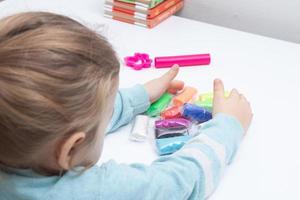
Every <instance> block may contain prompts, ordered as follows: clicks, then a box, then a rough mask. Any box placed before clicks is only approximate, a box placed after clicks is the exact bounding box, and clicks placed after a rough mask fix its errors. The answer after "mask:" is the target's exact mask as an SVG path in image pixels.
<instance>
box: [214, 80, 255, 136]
mask: <svg viewBox="0 0 300 200" xmlns="http://www.w3.org/2000/svg"><path fill="white" fill-rule="evenodd" d="M217 113H226V114H229V115H232V116H234V117H236V118H237V119H238V120H239V121H240V122H241V124H242V126H243V127H244V129H245V131H247V130H248V128H249V125H250V122H251V119H252V116H253V114H252V110H251V106H250V103H249V102H248V101H247V99H246V98H245V96H244V95H242V94H240V93H239V92H238V91H237V90H236V89H233V90H232V91H231V93H230V95H229V97H228V98H225V97H224V85H223V83H222V81H221V80H219V79H216V80H215V81H214V105H213V115H215V114H217Z"/></svg>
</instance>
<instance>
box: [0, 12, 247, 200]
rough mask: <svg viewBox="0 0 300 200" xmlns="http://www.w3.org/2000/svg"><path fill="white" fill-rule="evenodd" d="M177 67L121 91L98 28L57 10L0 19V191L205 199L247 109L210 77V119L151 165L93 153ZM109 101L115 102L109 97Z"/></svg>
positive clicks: (14, 195) (27, 195) (6, 194)
mask: <svg viewBox="0 0 300 200" xmlns="http://www.w3.org/2000/svg"><path fill="white" fill-rule="evenodd" d="M177 73H178V66H177V67H176V66H175V67H173V68H172V69H171V70H170V71H169V72H168V73H166V74H165V75H163V76H162V77H160V78H158V79H154V80H152V81H150V82H148V83H146V84H145V85H136V86H134V87H133V88H130V89H123V90H119V91H118V79H119V62H118V60H117V58H116V56H115V53H114V51H113V50H112V48H111V46H110V45H109V44H108V42H106V40H104V39H103V38H102V37H101V36H99V35H97V34H96V33H94V32H92V31H91V30H88V29H87V28H85V27H84V26H82V25H81V24H79V23H78V22H75V21H73V20H72V19H69V18H67V17H64V16H60V15H55V14H50V13H43V12H31V13H23V14H18V15H15V16H11V17H8V18H5V19H3V20H1V21H0V109H1V110H0V199H1V200H12V199H14V200H15V199H109V200H112V199H118V200H119V199H130V200H132V199H138V200H141V199H156V200H157V199H158V200H160V199H161V200H165V199H172V200H173V199H174V200H184V199H205V198H207V197H209V195H210V194H211V193H212V192H213V191H214V189H215V188H216V186H217V184H218V182H219V181H220V178H221V177H222V174H223V172H224V169H225V167H226V166H227V165H228V164H229V163H230V162H231V161H232V159H233V157H234V155H235V152H236V150H237V148H238V146H239V143H240V142H241V140H242V138H243V136H244V134H245V132H246V131H247V129H248V127H249V124H250V121H251V118H252V113H251V108H250V105H249V103H248V102H247V100H246V98H245V97H244V96H243V95H241V94H239V93H238V92H237V90H232V92H231V94H230V96H229V98H227V99H225V98H224V88H223V84H222V82H221V81H220V80H215V82H214V108H213V116H214V117H213V119H212V120H211V121H209V122H208V123H206V124H205V126H204V127H203V128H202V129H201V132H202V133H201V134H200V135H198V136H196V137H195V138H194V139H192V140H191V141H190V142H188V144H186V145H185V146H184V147H183V148H182V149H181V150H179V151H178V152H176V153H174V154H173V155H170V156H163V157H160V158H159V159H157V160H156V161H154V162H153V163H152V164H151V165H150V166H146V165H143V164H132V165H124V164H117V163H116V162H114V161H109V162H108V163H105V164H103V165H102V166H95V165H94V164H95V163H96V162H97V161H98V159H99V157H100V155H101V150H102V143H103V139H104V136H105V130H107V132H112V131H114V130H116V129H117V128H118V127H120V126H122V125H125V124H127V123H128V122H129V121H130V120H132V118H133V117H134V116H135V115H137V114H139V113H143V112H145V111H146V109H147V108H148V107H149V105H150V103H151V102H153V101H155V100H156V99H158V98H159V97H160V96H161V95H162V94H163V93H164V92H165V91H166V90H167V89H172V90H173V91H174V89H175V91H176V90H179V89H180V88H176V87H175V88H174V87H173V86H174V85H178V84H176V82H174V81H173V79H174V78H175V76H176V75H177ZM113 102H115V104H114V103H113Z"/></svg>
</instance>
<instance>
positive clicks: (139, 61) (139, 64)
mask: <svg viewBox="0 0 300 200" xmlns="http://www.w3.org/2000/svg"><path fill="white" fill-rule="evenodd" d="M124 62H125V64H126V65H127V66H128V67H131V68H133V69H134V70H141V69H143V68H149V67H151V63H152V60H151V59H150V58H149V54H146V53H135V54H134V56H127V57H125V58H124Z"/></svg>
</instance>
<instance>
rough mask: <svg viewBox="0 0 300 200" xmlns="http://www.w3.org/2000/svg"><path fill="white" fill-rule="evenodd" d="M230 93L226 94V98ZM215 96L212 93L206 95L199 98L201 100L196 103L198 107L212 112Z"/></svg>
mask: <svg viewBox="0 0 300 200" xmlns="http://www.w3.org/2000/svg"><path fill="white" fill-rule="evenodd" d="M229 94H230V92H228V91H226V92H225V95H224V96H225V98H227V97H229ZM213 99H214V95H213V93H212V92H208V93H204V94H201V95H200V96H199V99H198V100H197V101H196V102H195V104H196V105H197V106H201V107H203V108H205V109H206V110H208V111H212V107H213Z"/></svg>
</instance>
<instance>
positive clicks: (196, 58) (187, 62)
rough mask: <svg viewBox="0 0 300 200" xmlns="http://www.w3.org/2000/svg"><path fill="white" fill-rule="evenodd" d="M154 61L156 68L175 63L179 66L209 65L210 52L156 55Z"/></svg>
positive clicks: (170, 65)
mask: <svg viewBox="0 0 300 200" xmlns="http://www.w3.org/2000/svg"><path fill="white" fill-rule="evenodd" d="M154 62H155V63H154V66H155V67H156V68H167V67H172V66H173V65H174V64H178V65H179V66H195V65H209V64H210V54H194V55H183V56H164V57H156V58H155V59H154Z"/></svg>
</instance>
